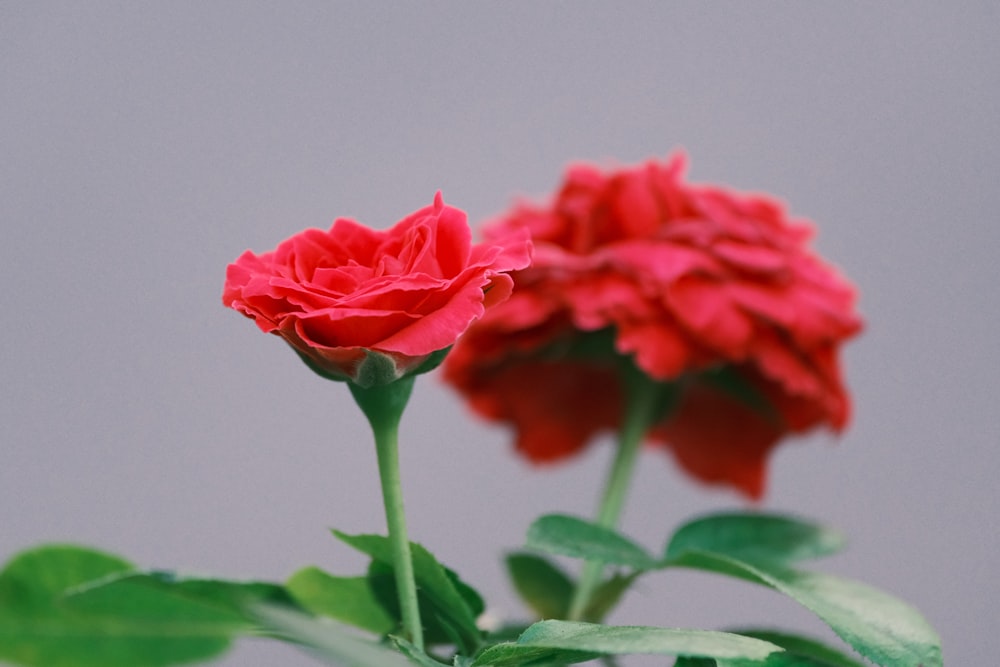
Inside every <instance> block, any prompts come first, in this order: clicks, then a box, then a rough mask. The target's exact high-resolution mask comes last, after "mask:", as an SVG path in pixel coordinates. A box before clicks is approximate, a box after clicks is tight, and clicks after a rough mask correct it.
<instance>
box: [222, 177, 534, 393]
mask: <svg viewBox="0 0 1000 667" xmlns="http://www.w3.org/2000/svg"><path fill="white" fill-rule="evenodd" d="M527 236H528V234H527V231H526V230H516V231H514V233H512V234H511V235H509V236H506V237H505V238H504V239H502V240H499V239H498V240H495V241H494V242H490V243H481V244H478V245H473V244H472V243H471V234H470V231H469V226H468V224H467V222H466V215H465V213H464V212H463V211H461V210H459V209H457V208H453V207H451V206H446V205H445V204H444V201H443V200H442V198H441V193H440V192H439V193H438V194H437V196H436V197H435V199H434V204H433V205H432V206H428V207H426V208H422V209H420V210H419V211H416V212H414V213H412V214H410V215H409V216H407V217H406V218H404V219H403V220H401V221H400V222H399V223H397V224H396V225H395V226H394V227H392V228H391V229H388V230H374V229H369V228H367V227H363V226H362V225H360V224H358V223H356V222H354V221H352V220H348V219H345V218H341V219H338V220H337V221H336V222H334V224H333V227H331V228H330V230H329V231H325V232H324V231H321V230H319V229H307V230H305V231H303V232H300V233H299V234H296V235H295V236H292V237H291V238H289V239H287V240H285V241H283V242H282V243H281V244H280V245H278V247H277V248H276V249H275V250H274V251H272V252H266V253H263V254H261V255H255V254H254V253H253V252H250V251H247V252H245V253H243V255H242V256H241V257H240V258H239V259H237V260H236V262H234V263H233V264H230V265H229V267H228V269H227V270H226V284H225V288H224V290H223V294H222V301H223V303H224V304H225V305H226V306H228V307H230V308H233V309H235V310H238V311H239V312H241V313H243V314H244V315H246V316H247V317H249V318H252V319H253V320H254V321H255V322H256V323H257V326H258V327H260V329H261V331H264V332H265V333H273V334H276V335H278V336H281V337H282V338H284V339H285V341H286V342H288V344H289V345H291V346H292V348H294V349H295V351H296V352H298V353H299V355H300V356H301V357H302V359H303V360H304V361H305V362H306V363H307V364H308V365H309V366H310V367H311V368H312V369H313V370H315V371H316V372H318V373H320V374H321V375H323V376H324V377H327V378H330V379H334V380H349V381H351V382H354V383H356V384H359V385H361V386H371V385H377V384H385V383H387V382H391V381H394V380H396V379H399V378H400V377H402V376H404V375H408V374H411V373H415V372H423V371H425V370H429V369H430V368H432V367H433V366H434V365H435V364H436V363H437V362H439V361H440V357H441V356H442V354H443V352H444V351H445V350H447V348H449V347H450V346H451V345H453V344H454V343H455V340H456V339H457V338H458V337H459V336H460V335H461V334H462V333H463V332H464V331H465V330H466V328H468V326H469V325H470V324H471V323H472V322H473V321H474V320H476V319H477V318H479V317H481V316H482V315H483V313H484V311H485V309H486V308H487V307H489V306H491V305H493V304H497V303H500V302H501V301H503V300H505V299H506V298H507V297H508V296H510V292H511V288H512V285H513V281H512V280H511V278H510V276H509V275H507V273H506V272H507V271H511V270H514V269H523V268H525V267H526V266H527V265H528V263H529V261H530V252H531V244H530V242H529V241H528V240H527Z"/></svg>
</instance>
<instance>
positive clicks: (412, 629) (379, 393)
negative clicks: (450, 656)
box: [348, 375, 424, 651]
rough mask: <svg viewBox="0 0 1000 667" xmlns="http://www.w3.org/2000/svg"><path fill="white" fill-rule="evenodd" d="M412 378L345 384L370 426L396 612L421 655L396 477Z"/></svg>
mask: <svg viewBox="0 0 1000 667" xmlns="http://www.w3.org/2000/svg"><path fill="white" fill-rule="evenodd" d="M414 379H415V376H412V375H411V376H409V377H404V378H402V379H400V380H396V381H395V382H391V383H389V384H385V385H375V386H372V387H362V386H360V385H357V384H354V383H348V386H349V387H350V389H351V393H352V394H353V395H354V400H355V401H356V402H357V404H358V406H359V407H360V408H361V410H362V412H364V413H365V416H366V417H368V422H369V423H370V424H371V427H372V433H373V434H374V436H375V451H376V453H377V456H378V471H379V479H380V480H381V482H382V500H383V502H384V504H385V519H386V524H387V525H388V528H389V542H390V543H391V545H392V554H393V570H394V572H395V576H396V590H397V591H398V593H399V609H400V613H401V614H402V617H403V632H404V634H405V635H406V638H407V639H409V641H410V642H411V643H412V644H413V645H414V646H415V647H416V648H417V649H418V650H420V651H423V650H424V636H423V628H422V626H421V623H420V608H419V606H418V605H417V586H416V581H415V578H414V575H413V558H412V556H411V554H410V540H409V537H408V536H407V532H406V515H405V513H404V512H403V490H402V485H401V483H400V476H399V422H400V419H401V418H402V416H403V410H404V409H405V408H406V403H407V401H408V400H409V398H410V393H411V392H412V390H413V382H414Z"/></svg>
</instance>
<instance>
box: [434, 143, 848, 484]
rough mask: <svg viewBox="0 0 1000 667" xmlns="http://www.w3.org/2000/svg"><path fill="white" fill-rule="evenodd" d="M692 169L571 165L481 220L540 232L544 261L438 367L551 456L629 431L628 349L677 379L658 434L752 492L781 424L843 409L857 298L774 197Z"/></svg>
mask: <svg viewBox="0 0 1000 667" xmlns="http://www.w3.org/2000/svg"><path fill="white" fill-rule="evenodd" d="M684 167H685V160H684V157H683V156H675V157H673V158H672V159H670V160H669V161H667V162H666V163H665V164H663V163H658V162H648V163H646V164H643V165H640V166H637V167H633V168H627V169H621V170H618V171H614V172H611V173H603V172H601V171H600V170H598V169H597V168H595V167H592V166H588V165H577V166H573V167H571V168H570V169H569V171H568V173H567V175H566V179H565V182H564V183H563V185H562V187H561V188H560V190H559V192H558V193H557V195H556V197H555V199H554V201H552V202H551V204H548V205H535V204H529V203H522V204H519V205H518V206H516V207H515V208H514V209H513V210H512V211H510V212H509V213H507V214H506V215H504V216H502V217H500V218H499V219H497V220H494V221H493V222H491V223H490V224H488V225H487V226H486V227H485V234H486V236H487V238H501V237H503V236H504V235H507V234H510V233H513V232H514V231H517V230H524V229H527V230H529V231H530V232H531V236H532V240H533V241H534V244H535V257H534V261H533V263H532V265H531V267H529V268H527V269H525V270H522V271H519V272H517V273H515V274H513V275H514V282H515V288H514V292H513V294H512V296H511V298H510V299H509V300H508V301H507V302H506V303H504V304H503V305H502V306H500V307H498V308H496V309H493V310H492V311H491V312H490V313H488V314H487V315H486V317H484V318H483V319H482V320H480V321H479V322H477V323H476V324H475V325H474V326H472V327H471V328H470V330H469V331H468V332H467V334H466V335H465V336H464V337H463V339H462V341H461V342H460V343H459V344H458V345H457V346H456V347H455V349H454V350H453V352H452V354H451V355H450V358H449V360H448V361H447V362H446V365H445V376H446V379H447V380H448V381H449V382H451V383H452V384H454V385H455V386H456V387H457V388H458V389H459V390H460V391H461V392H462V393H463V394H464V395H465V396H466V398H467V399H468V400H469V402H470V404H471V405H472V407H473V408H474V409H475V410H476V411H477V412H479V413H480V414H481V415H483V416H485V417H487V418H489V419H492V420H496V421H501V422H508V423H511V424H512V425H513V426H514V428H515V430H516V432H517V449H518V451H519V452H520V453H522V454H523V455H525V456H526V457H528V458H529V459H531V460H533V461H536V462H545V461H555V460H559V459H562V458H565V457H567V456H570V455H572V454H574V453H576V452H578V451H580V450H581V449H582V448H583V447H584V446H585V445H586V444H587V443H588V442H589V441H590V440H591V439H592V438H593V437H594V436H595V435H596V434H597V433H598V432H600V431H603V430H607V429H615V428H617V427H618V426H619V425H620V424H619V422H620V420H621V415H622V405H621V404H622V400H623V399H622V387H621V385H620V379H619V376H618V373H617V371H616V368H617V366H618V365H619V363H618V362H620V357H623V356H624V357H629V358H631V360H632V361H633V362H634V363H635V365H636V366H637V367H638V368H639V369H640V370H641V371H643V372H644V373H645V374H647V375H648V376H649V377H651V378H653V379H654V380H657V381H661V382H669V383H673V385H674V386H675V388H676V389H677V391H676V392H674V395H675V403H674V405H673V408H672V409H671V410H669V411H668V412H666V413H665V415H664V417H663V419H662V420H660V421H659V422H658V423H656V424H655V425H654V427H653V428H652V429H651V430H650V432H649V433H648V439H649V440H650V441H651V442H653V443H654V444H656V445H658V446H661V447H665V448H667V449H669V450H670V451H671V452H672V453H673V455H674V456H675V458H676V460H677V461H678V462H679V463H680V465H681V466H682V467H683V469H684V470H686V471H687V472H688V473H690V474H691V475H693V476H694V477H695V478H697V479H699V480H701V481H704V482H710V483H721V484H728V485H731V486H734V487H736V488H738V489H740V490H741V491H743V492H744V493H746V494H747V495H749V496H751V497H754V498H757V497H759V496H760V495H761V494H762V493H763V491H764V487H765V478H766V459H767V456H768V454H769V452H770V450H771V449H772V448H773V447H774V446H775V444H776V443H777V442H778V441H779V440H780V439H781V438H782V437H783V436H784V435H786V434H788V433H800V432H803V431H806V430H809V429H811V428H813V427H815V426H818V425H827V426H829V427H831V428H833V429H834V430H840V429H842V428H843V427H844V425H845V424H846V422H847V420H848V415H849V401H848V396H847V392H846V390H845V388H844V385H843V382H842V380H841V374H840V367H839V362H838V351H839V346H840V344H841V343H842V342H843V341H844V340H846V339H847V338H849V337H851V336H853V335H854V334H855V333H857V332H858V331H859V330H860V327H861V322H860V320H859V318H858V317H857V315H856V314H855V312H854V301H855V294H854V290H853V288H852V287H851V286H850V285H849V284H848V283H847V282H846V281H845V280H844V279H843V278H842V277H840V275H839V274H838V273H837V272H836V271H835V270H834V269H833V268H831V267H830V266H829V265H827V264H825V263H823V262H822V261H821V260H820V259H819V258H818V257H817V256H816V255H815V254H814V253H812V252H811V251H810V249H809V248H808V240H809V239H810V237H811V230H810V228H809V227H808V226H806V225H805V224H803V223H802V222H800V221H792V220H789V219H788V217H787V216H786V214H785V212H784V210H783V209H782V207H781V206H780V205H779V204H778V203H776V202H775V201H773V200H771V199H769V198H767V197H763V196H759V195H745V194H737V193H734V192H731V191H728V190H725V189H722V188H718V187H711V186H695V185H691V184H689V183H686V182H685V181H684V180H683V172H684ZM614 357H619V359H618V360H617V361H616V360H615V359H614Z"/></svg>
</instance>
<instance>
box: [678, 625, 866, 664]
mask: <svg viewBox="0 0 1000 667" xmlns="http://www.w3.org/2000/svg"><path fill="white" fill-rule="evenodd" d="M733 632H735V633H736V634H740V635H743V636H745V637H754V638H755V639H763V640H764V641H769V642H771V643H772V644H776V645H778V646H780V647H781V648H783V649H785V652H784V653H772V654H771V655H769V656H768V657H767V659H766V660H765V661H764V662H762V663H761V662H752V663H746V662H743V663H742V664H743V665H761V666H763V667H865V665H864V664H863V663H861V662H860V661H857V660H854V659H853V658H849V657H847V656H846V655H844V654H843V653H841V652H840V651H837V650H835V649H832V648H830V647H829V646H827V645H826V644H824V643H822V642H820V641H817V640H815V639H812V638H811V637H803V636H801V635H795V634H791V633H787V632H780V631H776V630H734V631H733ZM740 662H741V661H736V662H735V663H729V662H728V661H720V662H719V663H718V664H720V665H723V666H725V667H742V665H741V664H740ZM674 667H717V664H716V661H714V660H711V659H708V658H679V659H678V660H677V662H676V663H674Z"/></svg>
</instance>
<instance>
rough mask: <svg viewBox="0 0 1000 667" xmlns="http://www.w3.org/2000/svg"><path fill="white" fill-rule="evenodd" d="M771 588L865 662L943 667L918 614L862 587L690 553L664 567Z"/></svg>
mask: <svg viewBox="0 0 1000 667" xmlns="http://www.w3.org/2000/svg"><path fill="white" fill-rule="evenodd" d="M665 565H667V566H680V567H690V568H694V569H699V570H705V571H708V572H717V573H719V574H725V575H728V576H732V577H737V578H740V579H745V580H747V581H752V582H754V583H758V584H762V585H764V586H768V587H770V588H773V589H775V590H777V591H780V592H781V593H784V594H785V595H787V596H788V597H790V598H792V599H794V600H795V601H797V602H798V603H799V604H801V605H802V606H804V607H806V608H807V609H809V610H811V611H812V612H813V613H815V614H816V615H817V616H819V617H820V618H821V619H823V621H825V622H826V623H827V625H829V626H830V627H831V628H832V629H833V631H834V632H835V633H837V635H838V636H839V637H840V638H841V639H843V640H844V641H845V642H847V643H848V644H849V645H850V646H852V647H853V648H854V649H855V650H856V651H857V652H858V653H860V654H861V655H862V656H864V657H866V658H868V659H869V660H871V661H872V662H874V663H875V664H877V665H882V666H883V667H940V666H941V665H942V661H941V640H940V639H939V638H938V636H937V633H935V632H934V629H933V628H932V627H931V626H930V625H929V624H928V623H927V621H926V620H924V618H923V617H922V616H921V615H920V613H919V612H917V611H916V610H915V609H913V608H912V607H910V606H909V605H907V604H906V603H904V602H902V601H900V600H898V599H896V598H894V597H892V596H890V595H888V594H886V593H883V592H881V591H878V590H876V589H874V588H871V587H869V586H866V585H864V584H861V583H858V582H855V581H850V580H847V579H842V578H839V577H834V576H831V575H825V574H820V573H816V572H803V571H800V570H792V569H788V568H785V567H782V566H779V565H777V564H773V563H767V564H765V563H763V562H755V563H748V562H745V561H740V560H738V559H736V558H733V557H731V556H727V555H725V554H716V553H711V552H707V551H687V552H684V553H681V554H680V555H679V556H677V557H675V558H673V559H672V560H670V561H668V562H666V563H665Z"/></svg>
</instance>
